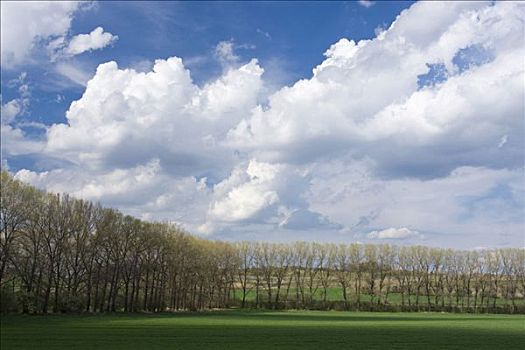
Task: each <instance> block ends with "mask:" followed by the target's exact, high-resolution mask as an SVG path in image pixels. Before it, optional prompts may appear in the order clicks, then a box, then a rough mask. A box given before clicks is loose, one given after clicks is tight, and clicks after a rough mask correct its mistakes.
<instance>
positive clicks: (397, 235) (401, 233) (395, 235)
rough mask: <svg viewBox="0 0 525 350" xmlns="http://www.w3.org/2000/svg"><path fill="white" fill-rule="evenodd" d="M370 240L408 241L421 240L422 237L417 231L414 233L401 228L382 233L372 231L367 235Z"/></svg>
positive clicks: (389, 229) (388, 229) (385, 230)
mask: <svg viewBox="0 0 525 350" xmlns="http://www.w3.org/2000/svg"><path fill="white" fill-rule="evenodd" d="M367 237H368V238H371V239H408V238H421V235H420V234H419V232H417V231H412V230H410V229H408V228H406V227H401V228H393V227H391V228H387V229H384V230H381V231H372V232H369V233H368V234H367Z"/></svg>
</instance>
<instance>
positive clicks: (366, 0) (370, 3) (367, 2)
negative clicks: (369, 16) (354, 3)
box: [359, 0, 376, 8]
mask: <svg viewBox="0 0 525 350" xmlns="http://www.w3.org/2000/svg"><path fill="white" fill-rule="evenodd" d="M375 3H376V2H375V1H370V0H359V5H361V6H363V7H366V8H369V7H372V6H374V5H375Z"/></svg>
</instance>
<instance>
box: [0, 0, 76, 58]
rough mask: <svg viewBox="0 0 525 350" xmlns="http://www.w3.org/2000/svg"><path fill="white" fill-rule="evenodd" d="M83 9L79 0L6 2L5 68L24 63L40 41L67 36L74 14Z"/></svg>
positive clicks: (3, 13) (3, 7) (3, 19)
mask: <svg viewBox="0 0 525 350" xmlns="http://www.w3.org/2000/svg"><path fill="white" fill-rule="evenodd" d="M80 7H81V4H80V3H79V2H76V1H39V2H33V1H3V2H2V5H1V6H0V9H1V23H2V24H1V52H2V67H3V68H11V67H13V66H15V65H18V64H21V63H24V62H25V61H27V60H28V59H29V57H30V53H31V50H32V49H33V48H34V47H35V45H37V44H38V43H39V42H40V41H48V40H50V39H53V38H55V39H56V38H57V37H62V36H64V35H66V34H67V32H68V30H69V28H70V26H71V21H72V19H73V14H74V12H75V11H76V10H78V9H79V8H80ZM24 23H25V24H24Z"/></svg>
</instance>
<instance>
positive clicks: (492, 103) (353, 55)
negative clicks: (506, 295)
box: [0, 1, 525, 249]
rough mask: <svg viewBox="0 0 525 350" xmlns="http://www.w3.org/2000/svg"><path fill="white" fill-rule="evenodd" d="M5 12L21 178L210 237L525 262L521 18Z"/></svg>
mask: <svg viewBox="0 0 525 350" xmlns="http://www.w3.org/2000/svg"><path fill="white" fill-rule="evenodd" d="M0 6H1V63H0V67H1V73H2V76H1V116H2V119H1V137H2V138H1V146H2V154H1V161H2V169H6V170H8V171H9V172H11V173H12V174H13V175H14V176H15V177H16V178H17V179H20V180H22V181H25V182H27V183H30V184H32V185H35V186H37V187H38V188H41V189H45V190H48V191H52V192H67V193H70V194H72V195H74V196H76V197H78V198H85V199H89V200H92V201H95V202H100V203H101V204H103V205H105V206H110V207H115V208H118V209H120V210H121V211H122V212H124V213H125V214H130V215H134V216H136V217H138V218H142V219H145V220H161V221H168V222H172V223H176V224H178V225H180V226H181V227H182V228H184V229H186V230H188V231H189V232H192V233H194V234H196V235H200V236H202V237H207V238H210V239H221V240H264V241H279V242H281V241H295V240H308V241H322V242H347V243H350V242H361V243H391V244H398V245H409V244H421V245H429V246H440V247H451V248H458V249H480V248H497V247H524V246H525V164H524V159H525V136H524V134H525V119H524V118H525V106H524V104H525V94H524V92H525V91H524V90H525V88H524V81H525V73H524V69H525V63H524V62H525V60H524V57H525V34H524V33H525V28H524V18H525V4H523V3H519V2H497V3H494V2H419V3H414V2H404V1H403V2H395V1H389V2H386V1H385V2H380V1H377V2H374V1H358V2H180V3H179V2H124V1H123V2H65V1H60V2H44V1H39V2H9V1H2V2H1V5H0ZM27 23H31V24H32V25H31V26H28V25H27Z"/></svg>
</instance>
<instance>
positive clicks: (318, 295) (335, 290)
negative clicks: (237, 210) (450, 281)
mask: <svg viewBox="0 0 525 350" xmlns="http://www.w3.org/2000/svg"><path fill="white" fill-rule="evenodd" d="M275 293H276V290H274V292H273V296H274V297H275ZM323 293H324V290H323V289H322V288H318V289H317V290H316V291H315V293H314V296H313V299H314V300H319V301H320V300H323V297H324V295H323ZM348 293H349V296H348V298H349V300H350V301H355V294H354V290H349V291H348ZM285 295H286V288H282V289H281V295H280V297H281V300H283V299H284V298H285ZM306 295H308V293H306ZM232 296H233V297H234V298H235V299H237V300H242V291H241V290H239V289H237V290H235V294H233V295H232ZM260 298H261V301H263V302H264V301H266V300H267V299H268V297H267V294H266V290H264V289H262V290H261V291H260ZM360 298H361V302H369V301H370V300H371V296H370V295H369V294H366V293H362V294H361V297H360ZM376 298H377V296H376ZM296 299H297V289H296V288H290V291H289V293H288V300H296ZM431 299H432V302H434V296H432V297H431ZM464 299H465V300H464V302H465V303H466V300H467V299H466V297H465V298H464ZM326 300H327V301H342V300H343V290H342V289H341V288H339V287H330V288H327V293H326ZM376 300H377V299H376ZM410 300H411V302H412V303H413V304H414V303H415V302H416V296H415V295H411V297H410ZM246 301H248V302H252V301H255V290H254V289H250V290H249V291H248V292H247V293H246ZM388 302H389V303H390V304H392V305H401V293H390V294H389V295H388ZM448 302H449V301H448V299H446V305H448ZM479 302H481V298H478V303H479ZM514 302H515V304H516V305H525V299H524V298H520V299H517V300H515V301H514ZM405 303H407V304H408V297H407V296H405ZM419 303H420V304H421V305H426V304H427V296H426V295H423V294H422V295H420V296H419ZM470 303H471V305H472V304H473V303H474V297H472V298H471V300H470ZM489 303H490V305H492V303H493V299H492V298H490V300H489ZM511 303H512V301H511V300H505V299H503V298H498V299H496V305H499V306H502V305H510V304H511ZM455 304H456V300H455V297H454V296H453V297H452V305H455Z"/></svg>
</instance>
